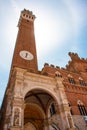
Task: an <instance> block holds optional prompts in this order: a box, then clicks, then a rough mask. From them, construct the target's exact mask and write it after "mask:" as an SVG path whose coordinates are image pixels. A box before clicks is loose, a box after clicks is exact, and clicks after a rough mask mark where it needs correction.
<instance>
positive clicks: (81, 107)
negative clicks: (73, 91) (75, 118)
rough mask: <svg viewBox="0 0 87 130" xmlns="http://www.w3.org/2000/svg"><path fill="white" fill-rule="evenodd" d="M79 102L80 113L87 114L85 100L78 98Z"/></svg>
mask: <svg viewBox="0 0 87 130" xmlns="http://www.w3.org/2000/svg"><path fill="white" fill-rule="evenodd" d="M77 104H78V108H79V111H80V114H81V115H83V116H87V111H86V108H85V106H84V104H83V102H81V101H80V100H78V101H77Z"/></svg>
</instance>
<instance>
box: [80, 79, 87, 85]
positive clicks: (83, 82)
mask: <svg viewBox="0 0 87 130" xmlns="http://www.w3.org/2000/svg"><path fill="white" fill-rule="evenodd" d="M79 83H80V85H81V86H86V83H85V81H84V80H83V79H82V78H81V77H79Z"/></svg>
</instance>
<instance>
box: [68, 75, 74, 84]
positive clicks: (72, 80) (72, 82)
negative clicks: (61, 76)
mask: <svg viewBox="0 0 87 130" xmlns="http://www.w3.org/2000/svg"><path fill="white" fill-rule="evenodd" d="M68 81H69V83H71V84H75V80H74V79H73V77H72V76H71V75H70V74H69V75H68Z"/></svg>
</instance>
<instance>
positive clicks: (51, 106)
mask: <svg viewBox="0 0 87 130" xmlns="http://www.w3.org/2000/svg"><path fill="white" fill-rule="evenodd" d="M54 114H56V110H55V105H54V103H52V104H51V105H50V115H51V116H53V115H54Z"/></svg>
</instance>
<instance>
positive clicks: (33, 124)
mask: <svg viewBox="0 0 87 130" xmlns="http://www.w3.org/2000/svg"><path fill="white" fill-rule="evenodd" d="M24 100H25V110H24V127H25V130H27V129H30V128H31V130H45V127H47V126H48V125H49V123H50V118H52V116H53V115H55V114H57V109H56V104H57V103H56V101H55V99H54V98H53V97H52V96H51V95H50V94H48V93H47V92H45V91H43V90H32V91H29V92H28V93H27V94H26V96H25V99H24ZM48 128H49V127H48Z"/></svg>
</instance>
